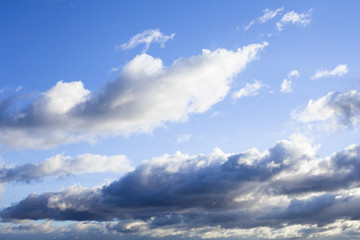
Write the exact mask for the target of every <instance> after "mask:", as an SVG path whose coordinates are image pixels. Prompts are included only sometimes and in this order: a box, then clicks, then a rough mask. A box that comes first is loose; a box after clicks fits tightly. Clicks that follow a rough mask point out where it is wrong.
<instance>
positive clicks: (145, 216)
mask: <svg viewBox="0 0 360 240" xmlns="http://www.w3.org/2000/svg"><path fill="white" fill-rule="evenodd" d="M317 148H318V146H313V145H311V144H310V143H309V141H308V140H307V139H306V138H304V137H303V136H301V135H294V136H293V137H292V139H291V140H290V141H289V140H283V141H279V142H277V143H276V144H275V145H274V146H273V147H272V148H270V149H268V150H266V151H264V152H260V151H258V150H257V149H255V148H253V149H249V150H248V151H245V152H241V153H238V154H225V153H223V152H222V151H221V150H219V149H215V150H214V151H213V152H212V153H211V154H208V155H204V154H200V155H187V154H183V153H181V152H176V153H175V154H174V155H167V154H165V155H163V156H160V157H155V158H153V159H151V160H149V161H144V162H143V163H142V164H140V165H139V166H138V167H137V168H136V169H135V170H134V171H133V172H130V173H128V174H127V175H125V176H124V177H122V178H120V179H119V180H117V181H114V182H112V183H111V184H109V185H106V186H103V187H97V188H83V187H81V186H78V185H75V186H72V187H69V188H67V189H65V190H62V191H60V192H47V193H43V194H40V195H37V194H31V195H29V196H28V197H27V198H25V199H24V200H22V201H20V202H18V203H16V204H14V205H13V206H10V207H8V208H5V209H3V210H2V211H1V212H0V216H1V219H2V221H3V222H7V221H15V220H21V219H32V220H39V219H51V220H58V221H63V220H75V221H94V222H95V223H97V222H99V224H100V225H101V224H102V223H101V222H113V221H115V222H116V224H111V225H108V226H107V228H108V229H111V230H112V231H115V232H119V233H121V234H139V235H141V234H148V235H151V234H153V236H155V235H156V234H157V233H158V234H159V236H164V235H165V236H166V235H167V234H169V235H171V234H172V235H180V236H183V235H184V234H186V233H185V232H191V231H192V229H194V234H195V233H196V232H197V233H202V234H205V235H203V236H208V237H209V238H212V237H214V236H215V237H220V238H221V237H226V236H229V235H227V234H230V236H237V235H241V234H244V231H247V232H248V233H251V232H253V233H254V234H255V233H260V232H262V233H265V232H267V233H268V234H269V235H268V237H269V238H270V237H271V236H272V238H273V237H274V236H276V232H277V233H278V234H280V235H278V236H283V237H284V236H288V237H289V236H292V237H294V236H297V237H301V236H306V235H307V234H309V232H306V231H305V232H304V231H303V230H304V229H311V228H313V229H317V231H320V230H319V229H318V228H317V227H315V226H316V225H317V226H321V227H322V228H324V229H330V228H334V226H337V225H339V223H341V224H349V223H350V222H351V221H350V222H349V221H348V220H358V219H359V218H360V215H359V214H358V213H359V210H360V208H359V204H358V202H359V200H360V190H359V186H358V182H359V180H360V177H359V176H360V174H359V171H360V164H359V163H360V146H358V145H351V146H349V147H347V148H346V149H344V150H343V151H340V152H337V153H334V154H332V155H331V156H329V157H326V158H319V157H318V156H317V153H316V150H317ZM347 221H348V222H347ZM174 230H175V232H174ZM176 231H177V232H176ZM313 231H315V230H313ZM169 232H170V233H169ZM171 232H172V233H171ZM286 232H287V234H290V233H291V232H292V234H296V235H291V234H290V235H286ZM226 233H227V234H226ZM310 233H311V231H310ZM284 234H285V235H284ZM314 234H315V235H316V232H315V233H314ZM204 238H206V237H204Z"/></svg>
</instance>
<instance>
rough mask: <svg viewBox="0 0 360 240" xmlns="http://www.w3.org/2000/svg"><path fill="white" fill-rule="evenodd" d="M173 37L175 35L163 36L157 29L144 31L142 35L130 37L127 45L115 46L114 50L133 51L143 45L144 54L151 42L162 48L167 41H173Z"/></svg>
mask: <svg viewBox="0 0 360 240" xmlns="http://www.w3.org/2000/svg"><path fill="white" fill-rule="evenodd" d="M174 36H175V33H172V34H171V35H165V34H163V33H162V32H160V31H159V29H148V30H145V31H144V32H142V33H138V34H136V35H135V36H134V37H132V38H131V39H130V40H129V41H128V42H127V43H123V44H121V45H116V46H115V50H116V51H118V50H120V49H123V50H127V49H133V48H134V47H136V46H137V45H139V44H143V43H144V44H145V47H144V50H143V52H146V51H147V50H148V49H149V47H150V44H151V43H152V42H156V43H160V46H161V47H164V45H165V43H166V42H167V41H168V40H171V39H173V38H174Z"/></svg>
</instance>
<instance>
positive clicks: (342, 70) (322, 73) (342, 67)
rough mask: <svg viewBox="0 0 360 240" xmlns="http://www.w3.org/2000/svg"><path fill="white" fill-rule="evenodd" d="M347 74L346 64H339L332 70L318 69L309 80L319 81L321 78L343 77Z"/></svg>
mask: <svg viewBox="0 0 360 240" xmlns="http://www.w3.org/2000/svg"><path fill="white" fill-rule="evenodd" d="M348 72H349V69H348V67H347V65H346V64H339V65H337V66H336V67H335V68H334V69H333V70H325V69H318V70H316V72H315V74H314V75H313V76H311V79H319V78H323V77H335V76H339V77H340V76H343V75H345V74H347V73H348Z"/></svg>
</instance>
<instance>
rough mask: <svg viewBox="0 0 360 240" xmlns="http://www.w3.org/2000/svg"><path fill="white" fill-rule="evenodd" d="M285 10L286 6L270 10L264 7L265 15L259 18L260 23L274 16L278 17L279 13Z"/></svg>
mask: <svg viewBox="0 0 360 240" xmlns="http://www.w3.org/2000/svg"><path fill="white" fill-rule="evenodd" d="M283 11H284V7H282V8H278V9H276V10H270V9H268V8H266V9H264V10H263V12H264V15H263V16H261V17H259V18H258V22H259V23H265V22H267V21H269V20H271V19H273V18H274V17H276V16H277V15H278V14H280V13H282V12H283Z"/></svg>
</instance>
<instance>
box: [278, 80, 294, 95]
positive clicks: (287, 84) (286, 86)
mask: <svg viewBox="0 0 360 240" xmlns="http://www.w3.org/2000/svg"><path fill="white" fill-rule="evenodd" d="M291 85H292V80H288V79H286V78H285V79H284V80H283V81H282V83H281V89H280V91H281V92H282V93H291V92H292V88H291Z"/></svg>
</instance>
